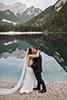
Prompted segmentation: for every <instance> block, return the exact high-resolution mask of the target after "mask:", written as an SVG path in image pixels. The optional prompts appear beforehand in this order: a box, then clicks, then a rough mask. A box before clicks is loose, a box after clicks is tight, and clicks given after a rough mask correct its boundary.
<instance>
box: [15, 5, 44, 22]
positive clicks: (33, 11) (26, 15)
mask: <svg viewBox="0 0 67 100" xmlns="http://www.w3.org/2000/svg"><path fill="white" fill-rule="evenodd" d="M41 12H42V10H41V9H39V8H35V7H33V6H32V7H30V8H28V9H26V10H25V11H24V12H23V13H22V14H19V13H17V16H18V17H19V18H20V19H21V20H22V22H23V23H24V22H26V21H28V20H30V19H31V18H33V17H35V16H37V15H38V14H39V13H41Z"/></svg>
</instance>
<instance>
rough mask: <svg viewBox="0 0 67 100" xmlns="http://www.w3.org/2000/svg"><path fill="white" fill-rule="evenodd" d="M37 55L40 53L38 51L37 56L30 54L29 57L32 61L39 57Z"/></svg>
mask: <svg viewBox="0 0 67 100" xmlns="http://www.w3.org/2000/svg"><path fill="white" fill-rule="evenodd" d="M39 53H40V51H39V50H38V52H37V54H34V55H33V54H31V55H29V57H30V58H33V59H35V58H38V57H39Z"/></svg>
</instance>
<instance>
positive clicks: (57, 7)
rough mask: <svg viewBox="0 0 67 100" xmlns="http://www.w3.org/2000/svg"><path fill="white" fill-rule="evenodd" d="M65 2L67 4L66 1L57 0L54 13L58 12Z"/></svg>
mask: <svg viewBox="0 0 67 100" xmlns="http://www.w3.org/2000/svg"><path fill="white" fill-rule="evenodd" d="M66 2H67V0H58V1H57V2H56V3H55V9H56V11H59V10H60V9H61V8H62V7H63V5H64V4H65V3H66Z"/></svg>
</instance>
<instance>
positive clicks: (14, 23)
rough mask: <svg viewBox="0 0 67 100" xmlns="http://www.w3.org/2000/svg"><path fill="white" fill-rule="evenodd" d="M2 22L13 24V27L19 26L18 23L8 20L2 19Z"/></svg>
mask: <svg viewBox="0 0 67 100" xmlns="http://www.w3.org/2000/svg"><path fill="white" fill-rule="evenodd" d="M1 22H7V23H12V24H13V25H16V24H17V23H16V22H13V21H10V20H7V19H2V20H1Z"/></svg>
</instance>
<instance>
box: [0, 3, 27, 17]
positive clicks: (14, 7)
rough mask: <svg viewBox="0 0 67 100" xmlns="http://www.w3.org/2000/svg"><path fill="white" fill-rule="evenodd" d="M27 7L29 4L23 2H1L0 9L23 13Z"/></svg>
mask: <svg viewBox="0 0 67 100" xmlns="http://www.w3.org/2000/svg"><path fill="white" fill-rule="evenodd" d="M26 9H27V6H26V5H25V4H22V3H21V2H16V3H14V4H12V5H5V4H4V3H0V11H4V10H10V11H11V12H13V13H14V14H15V15H16V13H22V12H24V11H25V10H26Z"/></svg>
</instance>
